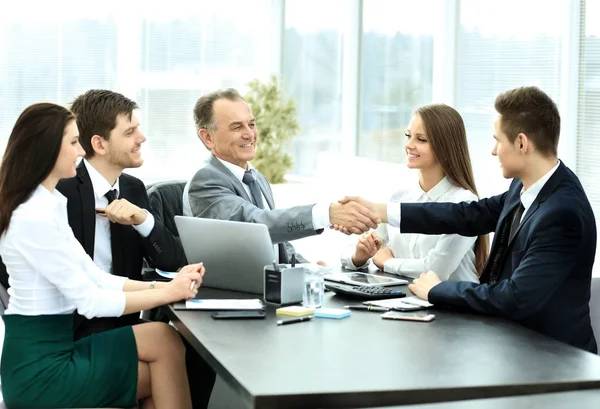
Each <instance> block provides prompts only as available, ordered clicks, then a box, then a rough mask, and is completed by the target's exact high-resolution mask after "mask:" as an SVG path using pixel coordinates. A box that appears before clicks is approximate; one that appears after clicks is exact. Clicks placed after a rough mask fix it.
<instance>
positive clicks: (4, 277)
mask: <svg viewBox="0 0 600 409" xmlns="http://www.w3.org/2000/svg"><path fill="white" fill-rule="evenodd" d="M0 285H1V286H3V287H4V288H9V287H10V285H9V284H8V271H6V266H5V265H4V262H3V261H2V257H0Z"/></svg>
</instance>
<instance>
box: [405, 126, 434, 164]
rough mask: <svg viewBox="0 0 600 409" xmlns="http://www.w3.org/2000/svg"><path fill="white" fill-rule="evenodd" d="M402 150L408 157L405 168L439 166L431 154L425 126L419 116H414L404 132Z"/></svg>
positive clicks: (431, 150)
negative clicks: (403, 149)
mask: <svg viewBox="0 0 600 409" xmlns="http://www.w3.org/2000/svg"><path fill="white" fill-rule="evenodd" d="M405 135H406V143H405V145H404V148H405V150H406V154H407V155H408V163H407V166H408V167H409V168H411V169H430V168H433V167H436V166H439V163H438V161H437V159H436V157H435V154H434V153H433V149H432V147H431V144H430V143H429V138H428V137H427V134H426V133H425V126H424V125H423V121H422V120H421V117H420V116H419V115H414V116H413V117H412V119H411V120H410V123H409V124H408V129H407V130H406V134H405Z"/></svg>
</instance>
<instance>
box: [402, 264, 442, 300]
mask: <svg viewBox="0 0 600 409" xmlns="http://www.w3.org/2000/svg"><path fill="white" fill-rule="evenodd" d="M441 282H442V280H440V278H439V277H438V276H437V274H436V273H434V272H433V271H428V272H426V273H423V274H421V275H420V276H419V278H415V279H414V280H413V282H412V284H409V285H408V289H409V290H410V291H412V293H413V294H414V295H416V296H417V297H419V298H422V299H424V300H425V301H429V300H428V297H429V291H430V290H431V289H432V288H433V287H435V286H436V285H438V284H439V283H441Z"/></svg>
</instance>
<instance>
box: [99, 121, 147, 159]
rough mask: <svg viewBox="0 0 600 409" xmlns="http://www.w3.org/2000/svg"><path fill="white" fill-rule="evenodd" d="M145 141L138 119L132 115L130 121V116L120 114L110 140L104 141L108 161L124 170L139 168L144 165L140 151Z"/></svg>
mask: <svg viewBox="0 0 600 409" xmlns="http://www.w3.org/2000/svg"><path fill="white" fill-rule="evenodd" d="M145 141H146V137H145V136H144V134H142V131H141V130H140V122H139V120H138V119H137V117H136V116H135V115H134V114H131V119H130V118H129V115H128V114H119V115H118V116H117V124H116V126H115V127H114V129H113V130H112V131H110V136H109V138H108V140H104V141H103V145H104V148H105V149H106V159H107V161H108V162H109V163H110V164H111V165H115V166H117V167H120V168H122V169H127V168H139V167H140V166H142V164H143V163H144V160H143V159H142V156H141V151H140V150H141V148H142V143H144V142H145Z"/></svg>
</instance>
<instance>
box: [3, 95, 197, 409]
mask: <svg viewBox="0 0 600 409" xmlns="http://www.w3.org/2000/svg"><path fill="white" fill-rule="evenodd" d="M83 154H84V152H83V149H82V148H81V145H80V144H79V132H78V130H77V125H76V123H75V118H74V116H73V114H72V113H71V112H70V111H69V110H67V109H65V108H63V107H61V106H58V105H55V104H48V103H42V104H35V105H32V106H30V107H28V108H27V109H25V111H24V112H23V113H22V114H21V116H20V117H19V119H18V120H17V122H16V124H15V126H14V129H13V131H12V133H11V135H10V138H9V140H8V145H7V147H6V151H5V153H4V157H3V160H2V165H1V166H0V254H1V255H2V258H3V260H4V263H5V264H6V267H7V270H8V274H9V281H10V289H9V294H10V301H9V304H8V308H7V309H6V312H5V313H4V315H3V316H2V318H3V319H4V322H5V330H6V332H5V342H4V349H3V351H2V363H1V368H0V375H1V376H2V393H3V395H4V401H5V403H6V405H7V406H8V407H15V408H16V407H19V408H51V407H52V408H57V407H60V408H66V407H106V406H114V407H132V406H135V405H136V401H138V400H139V401H141V407H142V408H146V409H149V408H158V409H160V408H186V409H189V408H191V400H190V391H189V386H188V382H187V374H186V369H185V361H184V353H185V350H184V347H183V344H182V342H181V338H180V337H179V335H178V334H177V333H176V331H175V330H174V329H173V328H172V327H170V326H169V325H167V324H164V323H159V322H153V323H147V324H141V325H136V326H134V327H125V328H119V329H116V330H112V331H107V332H104V333H100V334H95V335H92V336H89V337H86V338H83V339H81V340H79V341H77V342H75V341H73V316H74V314H73V313H74V311H75V310H76V309H77V310H78V311H79V313H80V314H82V315H84V316H86V317H88V318H92V317H111V316H113V317H114V316H120V315H122V314H131V313H134V312H138V311H140V310H146V309H150V308H154V307H157V306H159V305H163V304H167V303H170V302H175V301H179V300H182V299H190V298H192V297H194V295H195V293H196V292H197V288H198V286H199V285H200V283H201V281H202V276H203V274H204V269H203V267H202V266H201V265H190V266H186V267H184V268H183V269H182V270H181V272H180V273H179V275H178V276H177V278H175V279H174V280H173V281H172V282H170V283H168V284H163V283H160V284H151V283H148V282H140V281H132V280H128V279H126V278H124V277H117V276H113V275H110V274H108V273H105V272H103V271H101V270H100V269H99V268H98V267H96V265H95V264H94V262H93V261H92V260H91V259H90V258H89V257H88V256H87V254H86V253H85V251H84V250H83V248H82V247H81V245H80V244H79V242H78V241H77V240H76V239H75V237H74V236H73V233H72V231H71V229H70V227H69V225H68V221H67V209H66V199H65V197H64V196H62V195H61V194H60V193H59V192H58V191H57V190H56V189H55V186H56V184H57V182H58V180H59V179H61V178H67V177H73V176H75V168H76V166H77V159H78V158H79V157H80V156H83Z"/></svg>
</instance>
